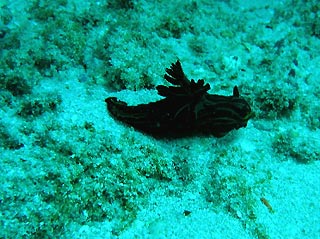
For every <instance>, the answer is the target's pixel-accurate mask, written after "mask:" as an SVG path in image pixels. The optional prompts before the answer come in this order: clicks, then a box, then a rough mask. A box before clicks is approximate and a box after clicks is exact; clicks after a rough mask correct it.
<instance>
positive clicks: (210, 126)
mask: <svg viewBox="0 0 320 239" xmlns="http://www.w3.org/2000/svg"><path fill="white" fill-rule="evenodd" d="M164 78H165V79H166V80H167V81H168V82H169V83H171V84H172V85H174V86H163V85H159V86H157V87H156V89H157V91H158V94H159V95H160V96H163V97H165V98H164V99H161V100H159V101H156V102H151V103H148V104H140V105H137V106H128V105H127V103H125V102H123V101H120V100H118V99H117V98H116V97H109V98H107V99H106V100H105V101H106V103H107V108H108V110H109V112H110V114H111V115H112V116H113V117H114V118H115V119H117V120H120V121H122V122H124V123H126V124H128V125H131V126H133V127H134V128H136V129H137V130H139V131H142V132H145V133H147V134H150V135H152V136H155V137H181V136H188V135H195V134H205V135H213V136H215V137H222V136H224V135H226V134H227V133H228V132H230V131H231V130H233V129H239V128H241V127H246V125H247V122H248V120H249V119H250V118H251V116H252V111H251V108H250V106H249V104H248V102H247V101H246V100H245V99H243V98H242V97H240V95H239V90H238V87H237V86H235V87H234V88H233V94H232V96H222V95H215V94H209V93H208V92H207V91H208V90H209V89H210V85H209V84H204V81H203V80H198V81H197V82H195V81H194V80H191V81H189V80H188V79H187V77H186V76H185V74H184V72H183V70H182V67H181V64H180V61H177V62H176V63H173V64H172V65H171V67H170V68H167V69H166V74H165V75H164Z"/></svg>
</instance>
